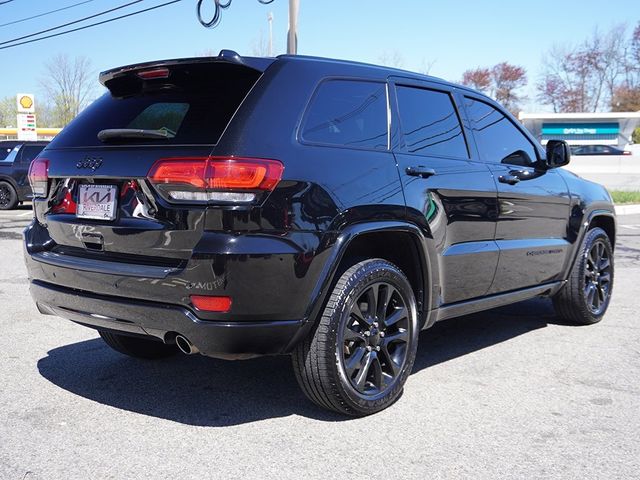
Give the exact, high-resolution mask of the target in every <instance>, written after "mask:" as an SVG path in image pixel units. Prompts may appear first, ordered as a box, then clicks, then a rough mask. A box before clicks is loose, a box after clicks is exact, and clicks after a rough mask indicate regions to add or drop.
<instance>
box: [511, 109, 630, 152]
mask: <svg viewBox="0 0 640 480" xmlns="http://www.w3.org/2000/svg"><path fill="white" fill-rule="evenodd" d="M519 118H520V121H521V122H522V123H523V124H524V125H525V127H527V128H528V129H529V131H530V132H531V133H533V134H534V135H535V136H536V138H538V140H540V142H541V143H542V144H543V145H544V144H546V143H547V141H548V140H566V141H567V143H569V144H570V145H613V146H617V147H620V148H624V147H625V146H626V145H628V144H630V143H631V135H632V134H633V130H634V129H635V128H636V127H638V126H640V112H606V113H524V112H520V115H519Z"/></svg>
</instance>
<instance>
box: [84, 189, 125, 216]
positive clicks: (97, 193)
mask: <svg viewBox="0 0 640 480" xmlns="http://www.w3.org/2000/svg"><path fill="white" fill-rule="evenodd" d="M116 204H117V188H116V186H115V185H80V195H79V198H78V209H77V210H76V216H77V217H78V218H94V219H97V220H113V219H115V218H116Z"/></svg>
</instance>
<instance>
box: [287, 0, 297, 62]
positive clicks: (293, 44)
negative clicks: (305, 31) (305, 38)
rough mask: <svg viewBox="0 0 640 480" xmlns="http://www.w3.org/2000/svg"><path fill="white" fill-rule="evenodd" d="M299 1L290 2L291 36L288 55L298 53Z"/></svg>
mask: <svg viewBox="0 0 640 480" xmlns="http://www.w3.org/2000/svg"><path fill="white" fill-rule="evenodd" d="M299 7H300V2H299V0H289V34H288V35H287V53H288V54H289V55H295V54H297V53H298V9H299Z"/></svg>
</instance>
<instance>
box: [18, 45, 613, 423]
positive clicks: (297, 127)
mask: <svg viewBox="0 0 640 480" xmlns="http://www.w3.org/2000/svg"><path fill="white" fill-rule="evenodd" d="M100 81H101V82H102V84H103V85H104V86H105V87H106V88H107V89H108V90H109V91H108V93H106V94H105V95H104V96H103V97H102V98H100V99H99V100H97V101H96V102H94V103H93V104H92V105H91V106H90V107H89V108H87V109H86V110H85V111H84V112H83V113H81V114H80V115H79V116H78V117H77V118H76V119H75V120H74V121H73V122H72V123H71V124H70V125H69V126H67V128H65V129H64V131H63V132H62V133H61V134H60V135H58V136H57V137H56V138H55V140H54V141H53V142H52V143H51V144H50V145H49V146H48V147H47V149H46V150H45V151H44V152H43V153H42V155H41V156H40V157H39V158H38V159H37V160H35V161H34V163H33V164H32V166H31V170H30V180H31V182H32V186H33V190H34V194H35V196H36V197H37V198H36V199H35V200H34V210H35V218H34V220H33V223H31V225H30V226H29V227H28V228H27V229H26V230H25V249H26V263H27V266H28V270H29V276H30V282H31V287H30V288H31V294H32V296H33V298H34V299H35V301H36V303H37V305H38V308H39V310H40V311H41V312H42V313H45V314H53V315H58V316H60V317H64V318H67V319H70V320H72V321H74V322H76V323H79V324H82V325H86V326H89V327H92V328H95V329H97V330H98V331H99V333H100V335H101V336H102V338H103V339H104V341H105V342H106V343H107V344H108V345H109V346H111V347H112V348H114V349H115V350H117V351H119V352H122V353H125V354H128V355H133V356H137V357H145V358H158V357H163V356H167V355H170V354H173V353H175V352H176V351H178V350H181V351H183V352H185V353H198V352H199V353H201V354H204V355H209V356H212V357H220V358H228V359H240V358H249V357H254V356H257V355H266V354H291V356H292V359H293V367H294V370H295V373H296V376H297V378H298V381H299V383H300V385H301V387H302V389H303V390H304V392H305V393H306V395H307V396H308V397H309V398H310V399H311V400H313V401H314V402H315V403H317V404H318V405H320V406H322V407H325V408H329V409H333V410H336V411H339V412H344V413H347V414H350V415H365V414H369V413H372V412H376V411H378V410H381V409H383V408H385V407H386V406H388V405H389V404H391V403H392V402H394V401H395V400H396V399H397V398H398V397H399V395H400V393H401V390H402V387H403V385H404V383H405V381H406V379H407V377H408V375H409V373H410V371H411V368H412V365H413V362H414V358H415V355H416V348H417V342H418V332H419V331H420V330H421V329H425V328H428V327H430V326H431V325H433V324H434V323H435V322H437V321H439V320H443V319H447V318H450V317H454V316H459V315H462V314H467V313H470V312H476V311H479V310H484V309H489V308H493V307H497V306H499V305H505V304H509V303H513V302H518V301H521V300H524V299H528V298H532V297H536V296H548V297H552V298H553V302H554V304H555V306H556V308H557V312H558V314H559V315H560V316H562V317H564V318H565V319H567V320H570V321H572V322H575V323H579V324H588V323H594V322H597V321H599V320H600V319H601V318H602V316H603V315H604V313H605V310H606V309H607V306H608V304H609V300H610V297H611V288H612V281H613V245H614V240H615V217H614V209H613V205H612V203H611V198H610V197H609V195H608V193H607V191H606V190H605V189H604V188H603V187H601V186H599V185H596V184H594V183H591V182H588V181H585V180H583V179H581V178H579V177H577V176H575V175H574V174H572V173H570V172H568V171H565V170H564V169H561V168H556V167H560V166H562V165H565V164H566V163H567V162H568V161H569V156H570V151H569V148H568V147H567V145H566V144H565V143H564V142H560V141H550V142H549V143H548V144H547V147H546V150H544V149H542V148H541V147H540V145H538V143H537V142H536V141H535V139H534V138H533V137H532V136H531V135H530V134H529V133H528V132H527V131H526V130H525V129H524V128H523V127H522V126H521V125H520V124H519V123H518V122H517V121H516V120H515V119H514V118H513V117H512V116H511V115H510V114H509V113H508V112H507V111H506V110H504V109H503V108H502V107H501V106H500V105H498V104H496V103H495V102H494V101H492V100H491V99H489V98H487V97H485V96H483V95H481V94H479V93H477V92H475V91H473V90H470V89H467V88H465V87H461V86H458V85H452V84H450V83H447V82H444V81H442V80H438V79H436V78H431V77H425V76H422V75H418V74H413V73H410V72H405V71H399V70H392V69H388V68H381V67H377V66H372V65H364V64H358V63H352V62H344V61H335V60H327V59H321V58H308V57H297V56H281V57H278V58H276V59H267V58H242V57H240V56H239V55H238V54H236V53H234V52H230V51H222V52H221V53H220V55H219V56H218V57H213V58H197V59H180V60H167V61H160V62H153V63H145V64H139V65H133V66H127V67H122V68H118V69H114V70H110V71H107V72H104V73H102V74H101V76H100Z"/></svg>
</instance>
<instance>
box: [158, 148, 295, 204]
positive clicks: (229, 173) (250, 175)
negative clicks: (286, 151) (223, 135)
mask: <svg viewBox="0 0 640 480" xmlns="http://www.w3.org/2000/svg"><path fill="white" fill-rule="evenodd" d="M283 170H284V166H283V165H282V163H281V162H279V161H277V160H268V159H263V158H237V157H204V158H200V157H199V158H192V157H188V158H164V159H161V160H158V161H157V162H156V163H155V164H154V165H153V167H151V170H150V171H149V175H148V178H149V181H150V182H151V183H152V184H153V185H155V186H156V187H158V188H159V190H160V191H161V193H163V194H164V195H165V196H167V197H169V199H171V200H177V201H186V202H220V203H251V202H253V201H254V200H256V198H257V197H258V194H261V193H265V192H270V191H272V190H273V189H274V188H275V187H276V185H277V184H278V182H279V181H280V179H281V178H282V172H283Z"/></svg>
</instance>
